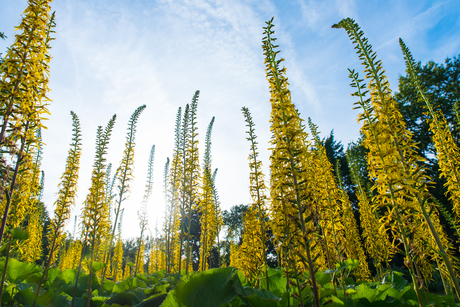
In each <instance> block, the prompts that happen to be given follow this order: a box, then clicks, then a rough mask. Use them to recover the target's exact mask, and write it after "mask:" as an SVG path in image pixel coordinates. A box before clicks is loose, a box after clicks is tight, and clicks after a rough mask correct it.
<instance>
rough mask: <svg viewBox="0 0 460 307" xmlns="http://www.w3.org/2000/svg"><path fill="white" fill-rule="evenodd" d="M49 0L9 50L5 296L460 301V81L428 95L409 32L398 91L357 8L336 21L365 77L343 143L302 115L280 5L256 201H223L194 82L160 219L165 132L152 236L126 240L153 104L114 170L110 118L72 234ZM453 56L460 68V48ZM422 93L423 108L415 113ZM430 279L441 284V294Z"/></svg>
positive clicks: (268, 38) (33, 299) (1, 171)
mask: <svg viewBox="0 0 460 307" xmlns="http://www.w3.org/2000/svg"><path fill="white" fill-rule="evenodd" d="M50 2H51V1H50V0H30V1H29V6H28V8H27V9H26V11H25V12H24V15H23V19H22V22H21V24H20V26H19V28H18V29H19V30H20V33H19V34H17V35H16V38H15V42H14V44H13V46H12V47H11V48H9V49H8V51H7V53H6V54H5V57H4V58H0V77H1V83H0V103H1V118H2V122H1V127H2V128H1V131H0V147H1V161H0V176H1V178H0V181H1V189H0V190H1V194H0V201H1V203H0V209H1V210H2V213H3V217H2V224H1V229H0V244H1V248H0V252H1V253H2V258H1V260H0V272H1V273H2V281H1V284H0V300H1V301H0V302H1V304H2V305H4V306H160V305H161V306H166V307H168V306H171V307H172V306H316V307H319V306H374V305H375V306H416V305H418V306H429V305H445V306H449V305H452V306H454V305H455V302H456V301H457V302H458V301H460V297H459V295H460V285H459V282H458V268H459V261H458V258H457V256H458V247H457V246H456V244H457V240H458V239H459V231H458V223H459V221H460V203H459V201H460V186H459V182H460V174H459V172H460V164H459V163H460V150H459V148H458V139H459V138H458V131H459V128H458V127H459V126H460V124H459V123H460V120H459V118H460V116H459V115H458V110H459V107H458V105H457V104H456V102H454V101H453V100H455V101H457V100H458V88H455V87H454V88H453V89H452V88H446V89H444V92H445V93H443V94H442V95H441V94H440V95H437V94H436V93H433V91H430V84H428V85H427V81H426V78H425V77H426V75H429V68H426V67H424V68H423V69H421V67H420V64H418V63H417V62H415V60H414V59H413V57H412V55H411V53H410V51H409V48H408V47H407V46H406V45H405V44H404V42H403V41H402V40H400V46H401V50H402V53H403V55H402V56H403V57H404V59H405V62H406V67H407V76H406V77H402V78H401V84H400V88H401V92H400V93H398V94H396V95H393V94H392V92H391V89H390V85H389V83H388V81H387V78H386V76H385V72H384V70H383V66H382V62H381V61H380V60H378V58H377V54H376V53H375V52H374V51H373V49H372V46H371V44H370V43H369V42H368V40H367V38H365V36H364V33H363V31H362V30H361V29H360V27H359V26H358V24H357V23H356V22H355V21H354V20H352V19H350V18H346V19H343V20H341V21H340V22H339V23H337V24H335V25H333V28H342V29H344V30H345V31H346V33H347V34H348V36H349V37H350V40H351V42H352V44H353V45H354V47H355V49H356V51H357V54H358V57H359V59H360V60H361V61H362V64H363V66H364V79H361V78H360V76H359V74H358V73H357V72H356V71H355V70H353V69H349V77H350V80H351V81H350V82H351V87H352V88H353V91H354V92H353V93H352V95H353V96H355V97H356V99H357V102H356V103H355V105H356V107H355V108H356V109H359V110H360V114H359V116H358V120H359V122H360V123H361V124H362V128H361V138H360V140H358V141H357V142H356V143H351V144H349V146H348V148H347V150H346V152H344V151H343V146H341V145H340V143H338V144H337V143H336V142H335V140H334V138H333V134H331V135H330V136H329V137H328V138H327V139H325V140H322V139H321V138H320V134H319V131H318V129H319V127H318V126H317V125H315V124H314V123H313V121H312V120H311V119H310V118H308V125H307V124H305V122H304V120H303V119H302V118H301V116H300V114H299V112H298V110H297V108H296V106H295V104H294V102H293V101H292V100H291V93H290V91H289V83H288V79H287V70H286V68H285V67H282V65H281V64H282V62H283V59H282V58H279V53H280V50H279V46H277V45H275V41H276V38H275V36H274V34H275V32H274V24H273V19H272V20H270V21H268V22H267V23H266V26H265V27H264V33H263V34H264V38H263V40H262V49H263V53H264V56H265V67H266V69H265V70H266V77H267V80H268V85H269V90H270V106H271V117H270V131H271V140H270V144H271V156H270V178H269V184H267V183H266V180H265V175H264V174H263V172H262V161H261V160H260V158H259V153H258V142H257V135H256V130H255V126H256V125H255V123H254V121H253V118H252V116H251V113H250V110H249V109H248V108H246V107H243V108H242V113H243V117H244V120H245V122H246V126H247V127H248V130H247V140H248V141H249V143H248V144H249V146H248V147H249V170H248V174H249V179H250V186H249V192H250V195H251V199H252V202H251V203H250V204H248V205H241V206H235V207H233V208H232V209H231V210H230V211H222V210H221V208H220V201H219V196H218V192H217V190H216V185H215V181H216V176H217V168H213V165H212V154H211V153H212V150H211V149H212V142H211V140H212V129H213V125H214V122H215V120H216V119H215V118H214V117H212V119H211V120H210V122H209V125H208V128H207V131H206V134H205V140H204V144H205V146H204V148H205V151H204V154H203V160H202V162H201V163H200V154H199V151H198V148H199V146H198V145H199V133H198V126H197V122H198V118H197V109H198V101H199V94H200V92H199V91H196V92H195V93H194V94H193V97H192V100H191V103H190V104H186V105H185V107H183V108H182V107H179V108H178V111H177V115H176V119H175V131H174V136H175V140H174V148H173V149H172V156H171V158H168V159H167V161H166V163H165V166H164V175H163V178H162V184H163V190H164V199H165V216H164V220H163V223H162V225H160V227H161V230H158V229H156V233H155V236H152V235H147V233H148V229H149V228H148V227H149V217H148V215H147V206H148V202H149V198H150V196H151V191H152V186H153V182H154V178H153V167H154V155H155V145H153V146H152V147H151V151H150V155H149V161H148V165H147V169H148V174H147V180H146V186H145V193H144V197H143V200H142V204H141V209H140V210H139V211H138V218H139V225H140V229H139V233H140V236H139V237H138V238H137V239H133V240H124V241H123V240H122V236H121V232H122V220H123V212H124V208H123V206H122V204H123V201H124V200H126V198H127V197H128V196H129V192H130V189H131V186H130V183H131V182H132V180H133V176H134V173H133V168H134V163H135V159H134V149H135V135H136V132H137V131H136V126H137V122H138V119H139V117H140V115H141V113H142V112H143V110H144V109H145V108H146V106H145V105H143V106H140V107H138V108H137V109H136V110H135V111H134V112H133V114H132V116H131V118H130V120H129V122H128V129H127V135H126V143H125V148H124V152H123V158H122V160H121V162H120V164H119V167H118V168H117V169H116V171H115V172H114V175H113V176H112V165H111V164H107V161H106V155H107V148H108V147H107V146H108V144H109V141H110V138H111V134H112V129H113V127H114V125H115V120H116V115H114V116H113V117H112V118H111V119H110V120H109V122H108V124H107V125H106V126H105V128H103V127H102V126H99V127H98V128H97V133H96V146H95V157H94V164H93V171H92V174H91V187H90V189H89V191H88V194H87V197H86V199H85V201H84V204H83V205H84V206H83V209H82V212H81V216H80V220H81V225H80V226H81V227H79V231H78V232H77V230H76V219H75V225H74V231H73V234H70V233H66V232H65V231H64V229H65V227H66V225H67V224H68V222H69V219H70V217H71V210H72V207H73V205H74V204H75V197H76V195H77V194H76V193H77V182H78V172H79V168H80V167H79V163H80V157H81V127H80V122H79V119H78V116H77V114H75V113H74V112H71V116H72V121H73V135H72V141H71V143H70V149H69V152H68V158H67V161H66V165H65V170H64V173H63V175H62V177H61V183H60V184H59V186H58V188H59V191H58V193H57V197H56V201H55V203H54V215H53V218H51V219H50V218H48V217H47V212H46V209H45V207H44V204H43V203H42V201H41V195H42V191H43V180H44V179H43V172H42V170H41V157H42V147H43V144H42V142H41V128H42V127H43V124H42V120H43V119H44V116H45V114H47V113H48V111H47V107H46V106H47V102H48V101H49V100H48V98H47V92H48V86H47V83H48V76H49V60H50V55H49V49H50V42H51V41H52V40H53V38H51V35H52V33H53V32H54V31H53V28H54V26H55V23H54V13H53V14H49V12H50ZM0 34H1V33H0ZM1 37H2V38H3V34H2V35H1ZM447 65H450V66H455V65H457V66H456V67H458V60H457V59H454V61H450V60H449V61H448V62H447ZM431 67H438V66H433V65H431ZM427 70H428V72H427ZM447 71H449V70H447ZM448 78H457V79H458V76H457V77H455V76H454V77H452V76H450V75H449V76H448ZM457 81H458V80H457ZM430 82H431V81H430ZM428 83H429V82H428ZM446 93H447V94H446ZM452 93H454V94H452ZM455 93H457V94H456V95H457V96H455ZM452 95H454V96H452ZM438 96H442V97H441V98H442V99H441V98H440V97H438ZM446 97H447V98H446ZM411 99H413V100H414V101H416V102H417V104H415V103H414V105H411V107H412V108H413V107H414V106H416V110H412V111H411V110H408V101H411ZM420 102H423V105H422V104H421V103H420ZM446 104H447V105H449V106H451V107H449V106H446ZM446 110H449V112H450V113H449V114H445V113H443V112H446ZM421 114H423V116H422V115H421ZM406 116H408V117H410V119H411V121H409V122H406V120H405V119H406ZM420 117H423V121H422V123H423V125H425V128H424V129H425V130H426V134H429V135H430V136H431V139H427V138H425V136H424V138H420V136H415V135H414V129H416V127H415V126H414V124H413V119H414V118H415V119H419V118H420ZM307 127H308V128H309V129H308V130H309V131H308V130H307ZM422 128H423V127H422ZM419 140H423V142H424V143H422V144H421V145H420V144H418V143H417V141H419ZM428 150H431V151H432V152H433V154H434V158H432V159H431V160H428V158H427V155H426V152H427V151H428ZM433 169H438V173H439V174H436V173H434V172H433ZM440 182H441V185H440V184H439V183H440ZM439 191H441V193H440V192H439ZM444 194H446V195H447V197H444ZM440 195H441V196H442V197H441V198H440V197H439V196H440ZM112 213H113V216H112ZM223 230H226V234H225V235H223V234H222V232H223ZM221 234H222V235H221ZM395 268H397V270H396V269H395ZM435 279H437V280H440V283H441V284H442V287H439V288H438V289H437V290H438V291H439V290H442V291H443V292H442V294H440V293H438V294H432V293H431V292H432V289H431V288H432V287H433V284H434V280H435Z"/></svg>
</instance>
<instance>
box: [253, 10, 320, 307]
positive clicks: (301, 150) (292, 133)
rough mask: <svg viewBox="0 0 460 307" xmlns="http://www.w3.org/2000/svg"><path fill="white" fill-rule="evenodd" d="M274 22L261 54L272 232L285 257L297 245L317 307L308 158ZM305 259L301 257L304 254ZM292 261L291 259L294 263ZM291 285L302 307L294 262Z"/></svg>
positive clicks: (300, 291) (313, 230)
mask: <svg viewBox="0 0 460 307" xmlns="http://www.w3.org/2000/svg"><path fill="white" fill-rule="evenodd" d="M272 22H273V19H272V20H270V21H268V22H266V24H267V26H266V27H264V30H265V31H264V35H265V36H264V38H263V46H262V48H263V50H264V55H265V66H266V69H265V71H266V76H267V80H268V82H269V85H270V94H271V98H270V102H271V106H272V113H271V127H270V130H271V132H272V139H271V144H272V146H273V147H274V148H273V150H272V155H271V157H270V160H271V166H270V169H271V191H270V196H271V202H272V214H273V218H274V222H273V231H274V234H275V237H276V238H277V240H278V241H279V242H281V244H282V245H284V248H285V250H286V251H288V255H287V256H288V259H290V260H294V250H293V247H301V248H300V249H299V252H297V256H299V257H301V258H300V260H301V261H302V263H303V265H304V266H305V268H306V269H307V270H308V272H309V275H310V279H311V289H312V293H313V296H314V297H313V301H314V306H316V307H319V293H318V286H317V284H316V277H315V273H316V266H315V263H314V257H313V255H312V234H313V233H315V232H316V230H315V227H314V225H313V223H312V213H313V212H312V207H311V205H310V203H309V201H308V199H309V191H310V187H309V186H308V180H307V179H308V178H307V176H308V175H307V174H308V172H307V169H306V163H305V162H306V161H308V160H309V158H310V153H309V152H308V150H307V144H306V139H307V135H306V132H305V131H304V126H303V125H302V120H301V119H300V116H299V113H298V111H297V109H296V108H295V106H294V104H293V103H292V101H291V94H290V91H289V89H288V87H287V86H288V82H287V78H286V76H285V74H286V68H280V63H281V62H282V61H283V59H279V60H278V59H277V54H278V53H279V52H280V51H279V50H276V48H278V46H276V45H274V42H275V40H276V38H274V37H273V36H272V35H273V34H274V31H273V30H272V28H273V23H272ZM304 255H305V256H304ZM294 262H295V261H294ZM291 268H292V270H293V271H294V276H295V283H296V287H297V289H298V293H297V298H298V300H299V301H300V304H301V306H304V305H305V303H304V299H303V295H302V289H303V287H304V285H302V284H301V283H302V280H303V278H302V277H301V276H300V272H299V271H298V268H297V266H296V265H295V264H292V265H291Z"/></svg>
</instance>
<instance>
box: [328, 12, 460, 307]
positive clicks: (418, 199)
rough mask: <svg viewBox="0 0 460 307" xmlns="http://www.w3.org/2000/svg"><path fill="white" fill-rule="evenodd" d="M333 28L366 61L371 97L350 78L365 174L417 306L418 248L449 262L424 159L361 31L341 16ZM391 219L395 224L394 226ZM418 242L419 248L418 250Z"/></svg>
mask: <svg viewBox="0 0 460 307" xmlns="http://www.w3.org/2000/svg"><path fill="white" fill-rule="evenodd" d="M333 27H335V28H343V29H345V31H346V32H347V34H348V36H349V37H350V39H351V41H352V42H353V44H354V45H355V46H356V47H355V49H356V50H357V53H358V55H359V58H360V59H361V60H362V62H363V65H364V66H365V70H364V72H365V76H366V79H367V80H368V81H369V83H368V85H367V86H368V89H369V94H370V99H365V98H364V96H365V95H366V93H367V91H364V89H365V85H361V82H362V80H360V79H359V78H358V74H357V73H355V72H354V71H350V77H351V78H352V80H353V82H352V86H353V87H355V88H357V90H358V91H357V92H356V93H355V94H354V95H356V96H358V97H359V102H358V104H359V106H360V107H361V108H362V109H363V111H364V112H363V113H362V114H361V115H360V120H362V121H363V122H364V125H363V128H362V132H363V134H364V135H365V145H366V147H367V148H368V149H369V154H368V165H369V174H370V175H371V176H372V177H373V178H375V181H374V187H373V188H374V190H376V191H377V193H378V195H377V197H376V200H377V202H378V203H379V205H380V206H381V208H385V209H386V210H387V211H386V213H385V216H384V220H385V223H386V225H388V226H389V227H390V228H391V229H392V230H393V235H394V236H395V237H396V238H400V241H401V242H402V243H403V245H404V253H405V261H406V264H407V267H408V269H409V272H410V273H411V276H412V279H413V282H414V288H415V291H416V293H417V298H418V301H419V305H420V306H423V305H424V302H423V300H422V298H421V296H420V291H419V289H418V286H417V285H418V284H420V280H422V277H421V276H420V273H419V264H421V265H423V263H417V262H416V261H415V258H414V256H415V255H416V254H418V253H420V252H426V253H428V254H429V252H428V251H429V250H430V249H433V250H436V249H437V250H438V252H439V253H440V254H442V255H444V256H443V259H444V261H445V263H446V265H447V266H449V264H448V263H450V261H449V259H448V257H447V255H446V253H445V251H444V247H443V245H444V244H443V242H442V240H441V236H442V235H441V236H440V233H439V230H440V228H439V227H437V226H436V224H437V222H436V220H437V218H436V217H435V216H433V218H432V217H431V216H430V215H431V212H436V208H435V207H434V206H433V204H431V203H429V198H430V195H429V193H428V189H427V182H429V178H428V176H427V175H426V174H425V170H424V168H423V167H422V166H420V163H421V162H423V161H424V159H423V158H422V157H420V156H419V155H418V154H417V153H416V144H415V143H414V141H413V140H412V136H411V133H410V132H409V131H408V129H407V128H406V126H405V122H404V120H403V118H402V115H401V113H400V112H399V110H398V109H397V107H396V102H395V101H394V99H393V98H392V96H391V90H390V85H389V82H388V80H387V79H386V77H385V75H384V71H383V67H382V63H381V61H380V60H376V57H377V55H376V53H375V52H373V51H372V46H371V45H370V44H369V43H368V41H367V38H365V37H364V33H363V31H362V30H361V29H360V28H359V26H358V25H357V24H356V22H355V21H354V20H352V19H350V18H346V19H343V20H341V21H340V22H339V23H338V24H336V25H334V26H333ZM428 212H430V213H428ZM393 221H395V222H396V225H397V226H396V225H395V226H392V223H391V222H393ZM421 229H422V230H423V229H429V232H430V234H431V236H430V237H431V238H432V239H433V240H428V242H427V240H426V237H425V236H426V233H425V232H420V230H421ZM411 236H413V238H411ZM433 243H434V245H433ZM422 246H423V249H422V250H420V248H421V247H422ZM453 276H455V275H453ZM453 282H455V279H454V280H453Z"/></svg>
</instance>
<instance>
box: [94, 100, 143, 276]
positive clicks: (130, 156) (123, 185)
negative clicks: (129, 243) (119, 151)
mask: <svg viewBox="0 0 460 307" xmlns="http://www.w3.org/2000/svg"><path fill="white" fill-rule="evenodd" d="M145 108H146V106H145V105H142V106H140V107H138V108H137V109H136V110H135V111H134V112H133V114H132V115H131V117H130V119H129V122H128V129H127V130H128V132H127V134H126V142H125V150H124V152H123V158H122V160H121V163H120V167H119V168H118V171H117V182H118V185H117V187H118V195H117V198H118V199H117V202H116V205H115V220H114V222H113V226H112V233H111V234H110V238H109V248H108V250H105V251H104V253H105V256H104V262H105V263H106V264H107V263H110V261H111V255H112V254H111V251H112V248H113V239H114V237H115V229H116V226H117V222H118V217H119V215H120V210H121V203H122V202H123V201H124V200H125V199H126V198H127V196H128V195H127V194H128V193H129V191H130V186H129V184H130V182H131V181H132V180H133V177H134V175H133V171H134V147H135V145H136V143H135V135H136V125H137V121H138V119H139V116H140V115H141V113H142V111H144V109H145ZM107 253H108V256H107ZM106 270H107V266H106V267H105V268H104V269H103V273H102V276H103V277H102V279H103V280H102V282H103V281H104V277H105V273H106Z"/></svg>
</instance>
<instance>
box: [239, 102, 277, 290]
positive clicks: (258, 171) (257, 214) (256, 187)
mask: <svg viewBox="0 0 460 307" xmlns="http://www.w3.org/2000/svg"><path fill="white" fill-rule="evenodd" d="M241 111H242V112H243V115H244V120H245V122H246V126H247V127H248V130H247V131H246V133H247V134H248V137H247V138H246V139H247V140H248V141H249V142H250V143H251V149H250V154H249V157H248V159H249V169H250V173H249V183H250V186H249V193H250V195H251V198H252V205H251V209H250V211H248V212H247V213H246V215H245V219H244V220H245V225H247V226H245V229H246V230H245V235H246V236H247V237H248V238H250V237H252V239H251V240H246V242H247V243H252V242H253V243H254V244H248V247H245V246H242V249H243V250H245V249H250V250H254V252H255V253H256V254H258V253H259V254H260V256H259V257H256V258H253V259H251V260H250V261H251V262H250V263H249V266H253V267H255V268H256V270H255V271H256V275H258V273H259V272H258V270H259V268H260V267H263V270H264V275H265V282H266V287H267V290H270V286H269V279H268V264H267V246H266V245H267V241H268V238H267V230H268V223H267V221H268V214H267V205H266V202H267V196H266V194H265V193H266V189H267V187H266V186H265V181H264V177H265V176H264V174H263V172H262V161H260V160H259V152H258V151H257V150H258V149H257V144H258V142H257V140H256V139H257V135H256V134H255V128H254V127H255V124H254V121H253V120H252V116H251V113H250V112H249V109H248V108H246V107H243V108H241ZM252 223H254V224H255V225H251V224H252ZM251 229H252V231H253V232H255V233H254V234H253V235H252V236H251V233H250V231H249V230H251ZM247 243H245V241H244V239H243V245H245V244H247Z"/></svg>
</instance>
